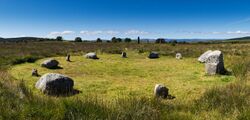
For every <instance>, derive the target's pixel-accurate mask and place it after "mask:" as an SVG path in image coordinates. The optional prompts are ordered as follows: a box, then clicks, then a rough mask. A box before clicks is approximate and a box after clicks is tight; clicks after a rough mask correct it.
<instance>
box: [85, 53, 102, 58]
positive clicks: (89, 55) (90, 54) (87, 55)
mask: <svg viewBox="0 0 250 120" xmlns="http://www.w3.org/2000/svg"><path fill="white" fill-rule="evenodd" d="M85 57H86V58H88V59H99V58H98V57H97V55H96V53H87V54H86V55H85Z"/></svg>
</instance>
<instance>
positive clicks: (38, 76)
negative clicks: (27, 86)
mask: <svg viewBox="0 0 250 120" xmlns="http://www.w3.org/2000/svg"><path fill="white" fill-rule="evenodd" d="M31 76H33V77H41V75H40V74H38V75H31Z"/></svg>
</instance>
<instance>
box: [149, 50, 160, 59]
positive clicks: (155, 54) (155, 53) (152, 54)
mask: <svg viewBox="0 0 250 120" xmlns="http://www.w3.org/2000/svg"><path fill="white" fill-rule="evenodd" d="M148 58H150V59H155V58H159V53H158V52H150V54H149V56H148Z"/></svg>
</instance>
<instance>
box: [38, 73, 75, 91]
mask: <svg viewBox="0 0 250 120" xmlns="http://www.w3.org/2000/svg"><path fill="white" fill-rule="evenodd" d="M73 86H74V81H73V80H72V79H71V78H69V77H67V76H65V75H62V74H57V73H47V74H45V75H43V76H42V77H41V78H40V79H39V80H38V81H37V83H36V85H35V87H36V88H37V89H39V90H41V91H42V92H43V93H46V94H53V95H64V94H68V93H70V92H71V91H72V90H73Z"/></svg>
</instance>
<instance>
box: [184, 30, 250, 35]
mask: <svg viewBox="0 0 250 120" xmlns="http://www.w3.org/2000/svg"><path fill="white" fill-rule="evenodd" d="M180 32H181V33H187V34H214V35H227V34H228V35H229V34H235V35H236V34H238V35H239V34H245V35H248V34H250V32H249V31H241V30H238V31H227V32H217V31H213V32H201V31H180Z"/></svg>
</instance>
